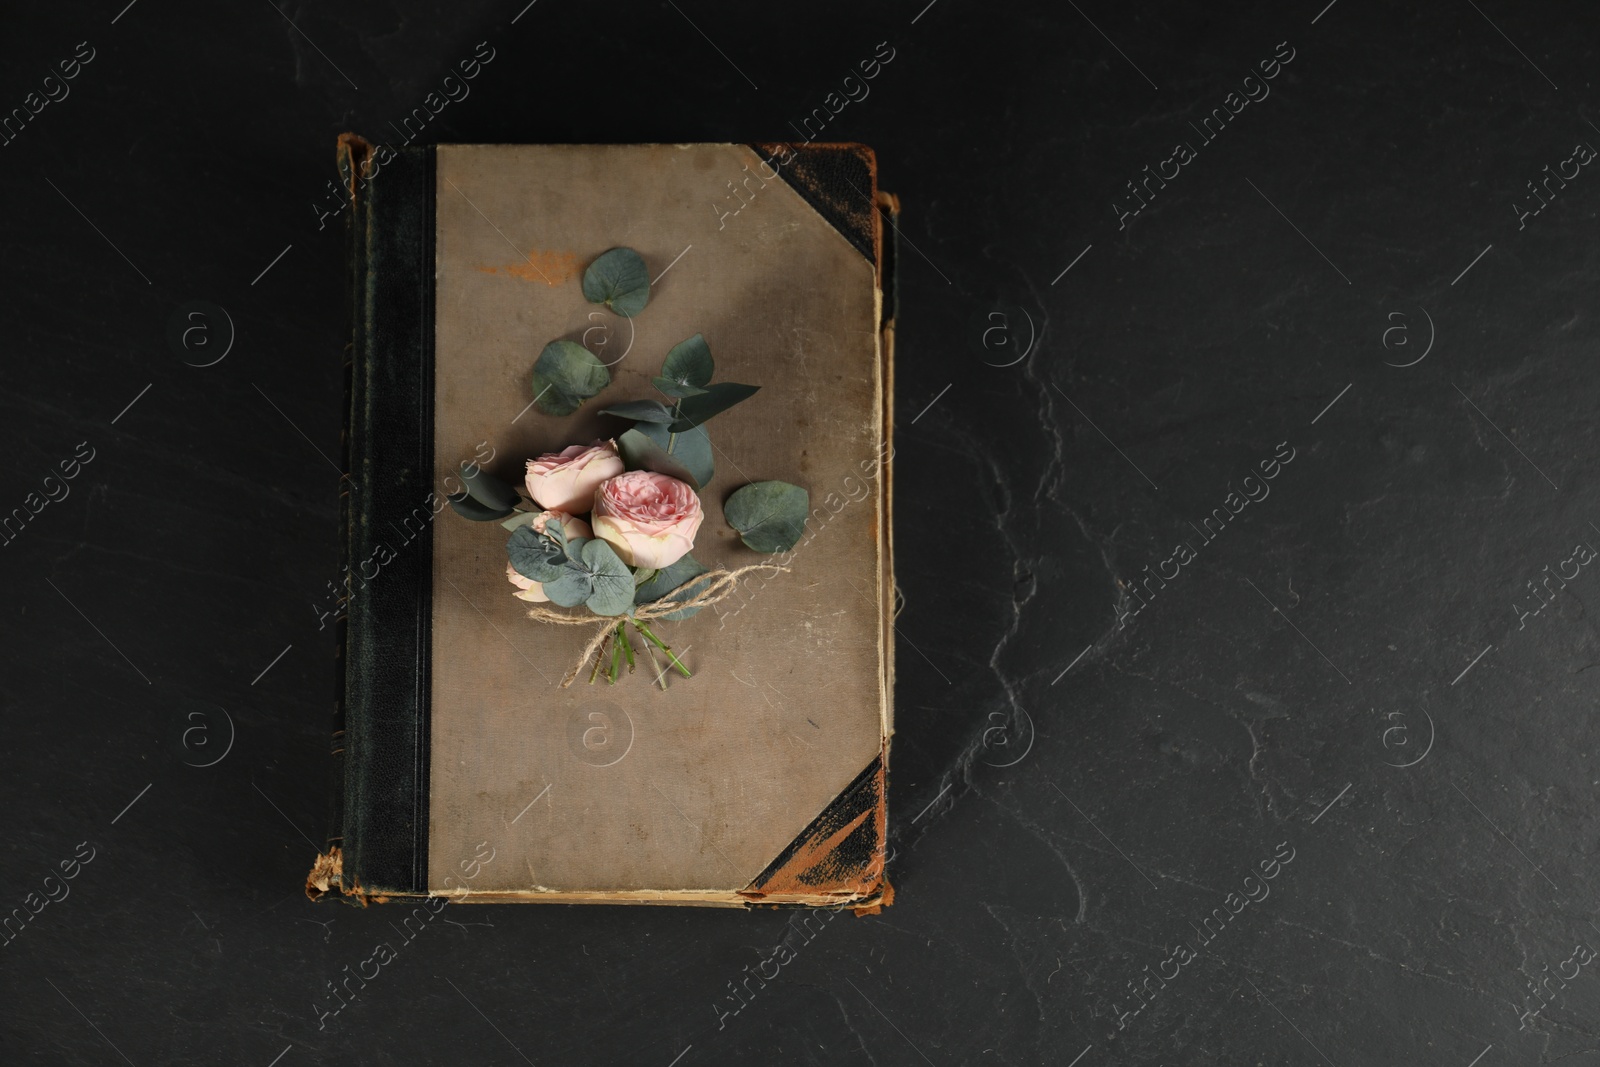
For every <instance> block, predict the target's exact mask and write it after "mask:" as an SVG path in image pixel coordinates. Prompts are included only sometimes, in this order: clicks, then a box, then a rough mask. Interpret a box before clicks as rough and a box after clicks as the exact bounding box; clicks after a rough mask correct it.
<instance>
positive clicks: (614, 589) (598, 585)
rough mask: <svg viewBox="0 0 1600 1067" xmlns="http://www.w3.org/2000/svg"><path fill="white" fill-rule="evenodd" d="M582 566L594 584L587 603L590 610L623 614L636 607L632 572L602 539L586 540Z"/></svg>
mask: <svg viewBox="0 0 1600 1067" xmlns="http://www.w3.org/2000/svg"><path fill="white" fill-rule="evenodd" d="M583 563H584V566H586V567H588V568H589V575H590V579H591V580H592V581H593V583H594V589H593V591H592V592H591V593H590V594H589V597H588V600H587V602H586V603H587V605H588V608H589V610H590V611H592V612H594V613H595V614H596V615H621V614H623V613H625V612H626V611H627V610H628V609H629V608H631V607H632V606H633V571H631V570H629V569H628V565H627V564H626V563H624V562H622V558H621V557H620V556H618V555H617V553H616V551H615V550H614V549H613V548H612V547H611V546H610V545H608V544H606V543H605V542H604V541H602V540H600V539H599V538H594V539H593V540H590V541H585V542H584V545H583Z"/></svg>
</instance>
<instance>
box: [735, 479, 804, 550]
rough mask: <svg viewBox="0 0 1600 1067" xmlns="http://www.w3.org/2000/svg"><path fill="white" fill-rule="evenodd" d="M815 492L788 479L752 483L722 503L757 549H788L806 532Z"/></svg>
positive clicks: (741, 533) (736, 526)
mask: <svg viewBox="0 0 1600 1067" xmlns="http://www.w3.org/2000/svg"><path fill="white" fill-rule="evenodd" d="M810 511H811V494H810V493H808V492H806V491H805V490H804V489H802V488H800V487H799V486H798V485H790V484H789V483H788V482H752V483H750V484H749V485H747V486H745V487H744V488H742V489H739V490H737V491H735V492H734V494H733V495H732V496H730V497H729V498H728V502H727V503H726V504H724V505H723V506H722V514H723V517H725V518H726V519H727V520H728V525H729V526H732V527H733V528H734V529H735V530H738V531H739V537H740V538H741V539H742V540H743V541H744V543H745V544H746V545H748V546H750V547H751V548H753V549H755V550H756V551H757V552H784V551H787V550H788V549H791V548H793V547H794V546H795V542H797V541H799V540H800V535H801V534H802V533H804V532H805V528H806V516H807V514H808V513H809V512H810Z"/></svg>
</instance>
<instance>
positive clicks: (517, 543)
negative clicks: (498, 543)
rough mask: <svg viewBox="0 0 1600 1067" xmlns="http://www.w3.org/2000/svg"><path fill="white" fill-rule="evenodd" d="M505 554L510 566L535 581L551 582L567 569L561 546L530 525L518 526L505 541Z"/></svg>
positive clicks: (567, 565)
mask: <svg viewBox="0 0 1600 1067" xmlns="http://www.w3.org/2000/svg"><path fill="white" fill-rule="evenodd" d="M506 555H507V556H509V557H510V558H511V566H512V567H513V568H514V569H515V570H516V572H517V573H518V574H520V575H522V576H523V577H524V578H530V579H532V580H533V581H535V582H553V581H555V580H556V579H558V578H560V577H561V576H562V575H563V574H564V573H566V571H567V570H568V569H569V567H570V565H569V564H568V562H567V558H566V556H565V555H564V554H563V553H562V551H561V547H560V546H559V545H557V544H556V543H555V542H554V541H552V540H550V539H549V538H548V537H546V536H544V535H543V534H541V533H539V532H538V531H537V530H535V529H534V528H533V527H532V526H519V527H517V529H515V530H513V531H512V533H511V540H509V541H507V542H506Z"/></svg>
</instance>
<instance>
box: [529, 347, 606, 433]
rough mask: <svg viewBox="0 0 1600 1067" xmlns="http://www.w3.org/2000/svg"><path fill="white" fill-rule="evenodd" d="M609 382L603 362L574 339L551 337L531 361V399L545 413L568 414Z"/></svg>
mask: <svg viewBox="0 0 1600 1067" xmlns="http://www.w3.org/2000/svg"><path fill="white" fill-rule="evenodd" d="M610 384H611V372H610V371H608V370H606V367H605V364H604V363H601V362H600V361H599V360H598V359H596V358H595V357H594V353H593V352H590V351H589V350H588V349H587V348H584V347H583V346H582V345H580V344H578V343H577V342H575V341H551V342H550V343H549V344H547V345H545V346H544V351H543V352H540V353H539V359H538V362H536V363H534V365H533V393H534V399H533V402H534V404H535V405H536V406H537V407H538V408H539V410H540V411H542V412H544V413H545V414H546V415H571V414H572V413H573V412H574V411H577V410H578V408H579V407H580V406H582V404H583V402H584V401H585V400H588V399H589V398H590V397H592V396H594V395H595V394H597V393H599V392H600V390H602V389H604V388H605V387H606V386H608V385H610Z"/></svg>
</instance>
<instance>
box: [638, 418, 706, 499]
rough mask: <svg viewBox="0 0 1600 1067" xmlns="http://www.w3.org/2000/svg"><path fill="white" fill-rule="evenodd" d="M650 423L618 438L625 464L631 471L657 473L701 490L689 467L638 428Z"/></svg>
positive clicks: (641, 424)
mask: <svg viewBox="0 0 1600 1067" xmlns="http://www.w3.org/2000/svg"><path fill="white" fill-rule="evenodd" d="M648 425H650V424H649V423H639V424H638V425H637V426H636V427H635V428H634V429H632V430H628V431H626V432H625V433H623V435H622V436H621V437H619V438H617V452H618V454H619V455H621V456H622V462H623V464H624V465H625V466H626V467H627V468H628V469H629V470H631V471H655V472H656V473H657V474H665V475H668V476H669V477H673V478H676V479H678V480H679V481H681V482H688V483H689V484H690V485H692V486H694V487H695V489H697V490H698V489H699V488H700V484H701V483H700V480H699V479H698V478H696V477H695V476H694V474H693V473H692V472H691V471H690V470H689V468H688V467H686V466H684V465H683V463H682V462H681V461H679V460H677V459H674V458H673V457H672V456H671V455H670V454H669V453H668V452H667V450H666V448H664V447H663V446H662V445H658V444H656V442H655V441H654V440H652V439H651V438H649V437H647V436H645V434H644V432H643V431H642V430H640V429H638V426H648Z"/></svg>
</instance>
